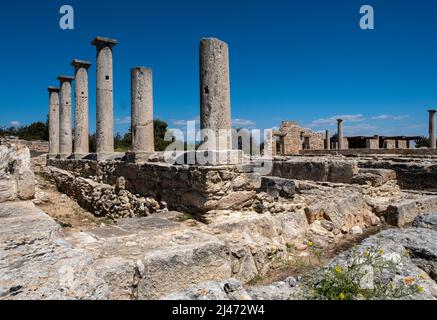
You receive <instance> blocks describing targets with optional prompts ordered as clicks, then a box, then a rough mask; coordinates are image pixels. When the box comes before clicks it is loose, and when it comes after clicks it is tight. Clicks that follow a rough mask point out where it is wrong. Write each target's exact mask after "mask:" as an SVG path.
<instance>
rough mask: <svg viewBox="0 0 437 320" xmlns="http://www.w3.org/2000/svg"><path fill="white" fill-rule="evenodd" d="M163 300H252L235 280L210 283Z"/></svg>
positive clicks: (171, 295)
mask: <svg viewBox="0 0 437 320" xmlns="http://www.w3.org/2000/svg"><path fill="white" fill-rule="evenodd" d="M162 299H163V300H251V299H250V296H249V295H248V294H247V292H246V290H245V289H244V288H243V286H242V284H241V283H240V282H239V281H238V280H235V279H228V280H224V281H210V282H205V283H202V284H200V285H198V286H196V287H193V288H190V289H188V290H186V291H183V292H178V293H173V294H170V295H168V296H165V297H163V298H162Z"/></svg>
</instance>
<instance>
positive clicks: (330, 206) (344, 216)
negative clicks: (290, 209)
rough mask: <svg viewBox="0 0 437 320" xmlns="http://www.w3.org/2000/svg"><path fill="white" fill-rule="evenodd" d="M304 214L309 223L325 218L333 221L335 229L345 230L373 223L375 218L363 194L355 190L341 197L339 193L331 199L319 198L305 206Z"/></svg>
mask: <svg viewBox="0 0 437 320" xmlns="http://www.w3.org/2000/svg"><path fill="white" fill-rule="evenodd" d="M305 214H306V216H307V219H308V222H309V223H314V222H315V221H316V220H322V219H326V220H328V221H329V222H332V223H333V226H334V228H335V229H337V230H345V231H346V232H348V231H349V230H351V229H352V228H353V227H355V226H370V225H373V223H372V221H373V220H377V217H376V216H375V215H374V214H373V212H372V211H371V209H370V207H369V206H368V205H367V203H366V201H365V200H364V197H363V195H361V194H359V193H356V192H350V193H348V194H347V195H344V196H343V197H341V196H340V195H339V196H338V197H335V198H331V199H321V201H319V202H317V203H314V204H311V205H309V206H308V207H307V208H305Z"/></svg>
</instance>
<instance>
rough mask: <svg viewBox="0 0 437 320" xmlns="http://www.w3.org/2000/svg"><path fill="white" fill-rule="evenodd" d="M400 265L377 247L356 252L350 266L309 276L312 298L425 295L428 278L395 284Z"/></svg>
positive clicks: (339, 266)
mask: <svg viewBox="0 0 437 320" xmlns="http://www.w3.org/2000/svg"><path fill="white" fill-rule="evenodd" d="M396 268H397V263H396V262H394V261H392V260H390V259H387V258H386V257H384V251H383V250H382V249H381V248H380V246H377V247H376V248H368V250H367V251H366V252H364V253H359V252H358V251H357V250H355V251H354V252H353V254H352V258H351V262H350V263H349V264H348V265H347V266H342V265H336V266H334V267H330V268H327V269H323V270H321V273H317V275H316V276H314V275H312V276H308V277H307V278H306V279H305V286H306V287H307V289H308V291H307V292H308V295H309V296H308V298H309V299H316V300H357V299H369V300H371V299H404V298H408V297H412V296H414V295H415V294H418V293H420V292H423V290H424V288H423V287H422V286H421V285H420V283H421V280H423V278H424V276H423V275H420V276H419V277H406V278H403V279H402V280H398V281H395V275H396Z"/></svg>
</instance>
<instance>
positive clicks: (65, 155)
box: [56, 153, 72, 160]
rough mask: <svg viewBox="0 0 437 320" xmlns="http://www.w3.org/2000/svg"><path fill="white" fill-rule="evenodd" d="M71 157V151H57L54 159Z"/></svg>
mask: <svg viewBox="0 0 437 320" xmlns="http://www.w3.org/2000/svg"><path fill="white" fill-rule="evenodd" d="M71 157H72V154H71V153H59V154H58V155H57V156H56V159H61V160H66V159H71Z"/></svg>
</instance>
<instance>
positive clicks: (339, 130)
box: [337, 119, 344, 150]
mask: <svg viewBox="0 0 437 320" xmlns="http://www.w3.org/2000/svg"><path fill="white" fill-rule="evenodd" d="M337 139H338V149H339V150H343V149H344V134H343V120H342V119H337Z"/></svg>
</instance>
